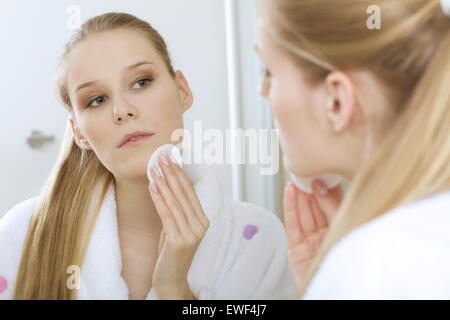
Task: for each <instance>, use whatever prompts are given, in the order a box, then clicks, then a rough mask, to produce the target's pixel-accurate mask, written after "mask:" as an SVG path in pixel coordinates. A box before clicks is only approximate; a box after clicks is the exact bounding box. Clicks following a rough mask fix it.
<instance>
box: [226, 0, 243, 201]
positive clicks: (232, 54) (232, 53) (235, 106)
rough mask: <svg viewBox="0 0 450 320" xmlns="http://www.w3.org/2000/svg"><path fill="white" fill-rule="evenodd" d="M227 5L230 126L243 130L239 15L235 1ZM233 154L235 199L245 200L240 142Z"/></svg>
mask: <svg viewBox="0 0 450 320" xmlns="http://www.w3.org/2000/svg"><path fill="white" fill-rule="evenodd" d="M224 5H225V34H226V47H227V71H228V99H229V125H230V129H231V130H235V129H238V128H241V123H242V121H241V114H240V112H239V110H240V103H239V66H238V52H239V51H238V50H239V39H238V37H237V30H236V24H237V21H238V19H237V14H236V2H235V0H224ZM230 143H231V152H232V157H231V159H233V163H232V165H231V186H232V194H233V199H235V200H244V193H243V190H244V183H243V182H244V181H243V174H242V166H239V164H238V161H237V159H239V158H238V156H240V154H239V153H240V152H241V146H239V144H240V142H239V141H236V140H235V139H231V142H230Z"/></svg>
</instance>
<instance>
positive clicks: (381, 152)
mask: <svg viewBox="0 0 450 320" xmlns="http://www.w3.org/2000/svg"><path fill="white" fill-rule="evenodd" d="M378 10H379V11H378ZM377 11H378V13H379V17H378V18H380V20H379V22H380V23H381V26H380V28H372V25H373V24H374V23H376V19H377V16H376V12H377ZM371 14H372V16H371ZM373 19H375V20H373ZM369 27H370V28H369ZM256 48H257V51H258V52H259V55H260V57H261V59H262V61H263V63H264V64H265V66H266V69H267V71H266V75H265V77H264V80H263V82H262V85H261V94H262V95H263V96H264V97H265V98H266V99H267V100H268V101H269V102H270V104H271V109H272V112H273V115H274V118H275V120H276V124H277V126H278V128H279V130H280V141H281V146H282V148H283V150H284V160H283V161H284V164H285V166H286V167H287V169H288V170H290V171H291V172H292V173H294V174H295V175H298V176H304V177H310V176H317V175H321V174H325V173H334V174H340V175H342V176H344V177H346V178H347V179H348V180H350V181H351V184H350V188H349V190H348V192H347V193H346V195H345V197H344V198H343V199H342V189H341V188H340V187H336V188H334V189H332V190H329V191H327V189H326V187H325V188H324V187H323V186H322V187H321V186H320V183H319V184H318V185H317V187H318V188H315V189H316V190H315V193H314V194H312V195H309V194H305V193H303V192H302V191H300V190H298V189H297V188H296V187H295V186H294V185H293V184H292V183H289V184H288V185H287V187H286V189H285V195H284V197H285V199H284V206H285V208H284V210H285V212H284V214H285V224H286V229H287V233H288V241H289V260H290V264H291V268H292V270H293V273H294V278H295V282H296V285H297V287H298V289H299V296H298V297H301V298H304V299H428V298H431V299H450V272H449V271H448V270H449V266H450V233H449V232H448V230H449V228H450V1H448V0H447V1H445V0H442V1H439V0H368V1H362V0H262V4H261V7H260V12H259V26H258V35H257V44H256Z"/></svg>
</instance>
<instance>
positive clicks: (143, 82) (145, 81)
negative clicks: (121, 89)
mask: <svg viewBox="0 0 450 320" xmlns="http://www.w3.org/2000/svg"><path fill="white" fill-rule="evenodd" d="M151 81H153V78H143V79H140V80H138V81H136V82H135V83H134V86H133V87H132V89H143V88H146V87H148V84H149V83H150V82H151ZM136 85H137V86H138V87H136Z"/></svg>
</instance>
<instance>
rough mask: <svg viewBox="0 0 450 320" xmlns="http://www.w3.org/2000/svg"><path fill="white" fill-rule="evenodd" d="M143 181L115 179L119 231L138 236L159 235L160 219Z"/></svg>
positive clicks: (145, 181) (144, 180) (146, 182)
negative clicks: (123, 230) (124, 230)
mask: <svg viewBox="0 0 450 320" xmlns="http://www.w3.org/2000/svg"><path fill="white" fill-rule="evenodd" d="M148 186H149V182H148V180H147V179H146V178H145V179H140V180H136V179H131V180H127V179H115V188H116V189H115V195H116V204H117V223H118V226H119V228H120V229H126V230H127V231H129V232H132V233H135V234H139V235H143V236H145V235H150V234H152V235H153V234H155V233H159V231H160V230H161V229H162V223H161V218H160V217H159V215H158V212H157V210H156V207H155V205H154V203H153V200H152V198H151V195H150V191H149V190H148Z"/></svg>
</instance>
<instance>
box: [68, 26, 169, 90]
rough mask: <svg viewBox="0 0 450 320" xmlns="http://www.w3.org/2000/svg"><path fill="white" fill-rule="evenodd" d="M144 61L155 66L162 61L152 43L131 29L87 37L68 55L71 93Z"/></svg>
mask: <svg viewBox="0 0 450 320" xmlns="http://www.w3.org/2000/svg"><path fill="white" fill-rule="evenodd" d="M142 60H149V61H151V62H153V63H154V64H155V65H156V66H158V65H160V64H161V63H162V62H163V60H162V58H161V57H160V55H159V54H158V53H157V51H156V49H155V48H154V46H153V44H152V43H151V41H150V40H149V39H148V38H146V37H145V36H144V35H143V34H141V33H139V32H138V31H135V30H130V29H117V30H113V31H107V32H102V33H99V34H93V35H90V36H88V37H87V38H86V39H85V40H83V41H82V42H80V43H78V44H77V45H76V46H75V47H74V48H73V49H72V51H71V52H70V53H69V54H68V56H67V60H66V61H67V80H68V86H69V90H70V89H71V88H73V86H75V85H77V84H80V83H81V82H84V81H93V80H97V79H99V78H101V77H102V76H103V75H110V74H111V72H116V71H117V72H120V71H122V70H123V68H125V67H127V66H129V65H131V64H134V63H136V62H139V61H142Z"/></svg>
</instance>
